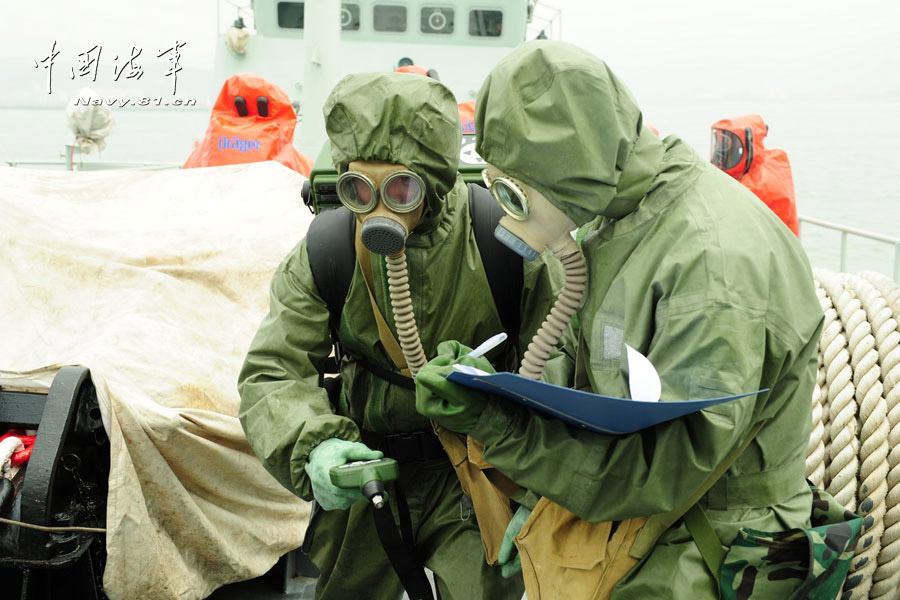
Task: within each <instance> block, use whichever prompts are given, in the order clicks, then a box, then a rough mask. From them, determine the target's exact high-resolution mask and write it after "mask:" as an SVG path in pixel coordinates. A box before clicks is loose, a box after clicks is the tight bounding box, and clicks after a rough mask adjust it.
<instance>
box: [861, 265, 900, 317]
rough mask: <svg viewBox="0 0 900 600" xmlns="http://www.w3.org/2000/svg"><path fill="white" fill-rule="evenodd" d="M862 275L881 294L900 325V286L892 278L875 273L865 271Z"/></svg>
mask: <svg viewBox="0 0 900 600" xmlns="http://www.w3.org/2000/svg"><path fill="white" fill-rule="evenodd" d="M860 275H861V276H862V277H864V278H866V279H868V280H869V282H870V283H871V284H872V285H874V286H875V288H876V289H877V290H878V291H879V292H881V295H882V296H884V300H885V302H887V305H888V306H889V307H890V309H891V311H893V313H894V319H896V320H897V322H898V323H900V286H898V285H897V283H896V282H894V280H893V279H891V278H890V277H888V276H886V275H882V274H881V273H876V272H875V271H863V272H862V273H860Z"/></svg>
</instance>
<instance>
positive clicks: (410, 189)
mask: <svg viewBox="0 0 900 600" xmlns="http://www.w3.org/2000/svg"><path fill="white" fill-rule="evenodd" d="M381 198H382V200H383V201H384V203H385V204H387V206H388V208H390V209H391V210H393V211H394V212H398V213H407V212H412V211H414V210H415V209H417V208H418V207H419V205H420V204H422V201H423V200H424V199H425V182H423V181H422V178H421V177H419V176H418V175H416V174H415V173H413V172H412V171H397V172H396V173H392V174H391V175H388V176H387V177H385V179H384V181H383V182H382V183H381Z"/></svg>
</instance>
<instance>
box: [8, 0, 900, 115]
mask: <svg viewBox="0 0 900 600" xmlns="http://www.w3.org/2000/svg"><path fill="white" fill-rule="evenodd" d="M551 4H553V5H555V6H557V7H559V8H561V9H562V19H563V36H564V39H566V40H568V41H571V42H573V43H576V44H578V45H581V46H583V47H585V48H587V49H588V50H590V51H592V52H594V53H595V54H597V55H598V56H600V57H601V58H604V59H605V60H607V62H608V63H609V64H610V66H611V67H612V68H613V70H614V71H615V72H616V73H617V74H618V75H619V76H620V77H621V78H622V79H623V80H624V81H625V82H626V83H627V84H628V85H629V87H630V88H631V89H632V90H633V91H634V93H635V95H636V96H637V97H638V99H639V100H641V101H642V102H643V101H651V102H658V101H685V102H692V101H696V100H705V99H711V98H726V99H728V98H746V99H753V98H759V99H768V100H778V99H805V100H810V99H822V100H830V99H839V100H848V99H860V98H864V99H873V98H874V99H891V100H898V99H900V2H897V1H896V0H855V1H853V2H850V1H848V0H840V1H838V0H753V1H752V2H722V1H721V0H684V1H681V2H675V1H672V0H638V1H633V2H622V1H621V0H620V1H618V2H604V1H599V0H598V1H593V0H553V1H552V2H551ZM217 6H219V3H218V2H217V1H216V0H192V1H189V2H185V1H179V0H156V1H154V2H140V3H139V2H134V1H131V2H122V1H115V0H92V2H89V3H73V2H70V1H64V0H51V1H41V2H5V3H4V10H3V14H2V19H0V69H2V71H0V74H2V78H0V82H5V84H6V85H4V86H3V87H4V88H6V89H5V90H4V91H5V92H6V93H7V94H10V93H15V92H16V91H18V93H19V94H20V95H29V94H39V93H40V88H41V80H40V76H39V75H40V73H39V70H37V69H34V68H33V64H32V63H31V61H32V60H34V59H38V60H39V59H40V58H41V57H43V56H46V55H47V53H48V52H49V51H50V45H51V43H52V41H53V40H56V41H57V49H58V50H60V51H61V56H60V62H58V63H57V66H56V67H55V68H56V69H58V70H57V72H56V73H55V75H54V78H55V80H57V79H58V80H59V84H60V86H62V87H65V85H66V84H67V83H68V82H66V81H63V79H66V80H68V79H69V77H68V75H69V69H70V66H71V65H72V64H74V63H75V61H76V56H77V54H78V53H80V52H84V51H85V50H87V49H88V48H90V47H91V46H92V45H93V44H101V45H102V46H103V48H104V52H105V55H104V56H105V59H106V61H107V68H111V65H112V58H113V55H114V54H116V53H120V54H127V53H128V52H129V51H130V48H131V46H132V45H136V46H138V47H143V48H144V55H143V56H144V59H145V60H147V62H148V63H149V62H150V61H149V59H151V58H152V59H153V60H154V61H156V62H157V63H159V64H158V65H156V67H157V68H158V69H160V70H161V69H162V68H163V67H164V64H163V63H162V61H160V59H155V58H154V55H151V54H150V53H151V52H156V51H158V50H160V49H164V48H165V47H167V46H169V45H171V44H173V43H174V41H175V40H176V39H177V40H179V41H187V42H188V46H186V47H185V48H184V50H183V56H182V65H183V66H184V67H185V68H186V69H192V70H203V69H209V68H210V67H211V66H212V60H213V52H214V47H215V32H216V30H217V22H216V15H217ZM222 6H223V7H224V12H225V13H226V15H225V17H223V20H225V19H226V18H227V20H231V18H232V16H231V15H232V13H233V12H234V9H232V8H230V7H229V6H228V5H227V4H224V3H223V4H222ZM63 58H65V61H62V59H63ZM148 68H149V67H148ZM23 81H25V82H27V89H22V85H23V83H22V82H23ZM161 81H165V80H161ZM195 83H196V84H199V82H195ZM71 85H74V84H71ZM185 85H186V86H188V85H190V84H189V83H188V82H187V81H185ZM7 86H10V87H14V88H16V89H13V90H10V89H9V87H7ZM158 87H159V88H160V89H159V90H158V93H163V92H164V91H165V83H161V84H159V86H158ZM119 91H120V92H121V91H123V90H122V89H121V88H119ZM2 103H3V101H2V100H0V104H2Z"/></svg>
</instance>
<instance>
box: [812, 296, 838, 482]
mask: <svg viewBox="0 0 900 600" xmlns="http://www.w3.org/2000/svg"><path fill="white" fill-rule="evenodd" d="M816 295H817V296H818V297H819V304H820V305H821V306H822V311H823V312H824V311H825V309H826V306H825V300H826V299H827V298H828V296H827V295H826V293H825V290H823V289H822V288H821V286H819V282H818V281H817V282H816ZM827 304H828V307H829V308H830V307H831V301H830V300H829V301H828V302H827ZM833 312H834V310H833V309H832V313H833ZM818 357H819V360H818V368H817V369H816V385H815V387H814V388H813V393H812V411H811V412H812V430H811V432H810V435H809V444H808V445H807V446H806V478H807V479H809V480H810V481H811V482H812V483H813V485H815V486H816V487H818V488H822V489H824V488H825V446H826V439H827V435H826V425H827V423H826V420H827V413H826V407H825V404H826V397H827V391H826V389H825V369H824V367H823V359H822V352H821V350H820V351H819V352H818Z"/></svg>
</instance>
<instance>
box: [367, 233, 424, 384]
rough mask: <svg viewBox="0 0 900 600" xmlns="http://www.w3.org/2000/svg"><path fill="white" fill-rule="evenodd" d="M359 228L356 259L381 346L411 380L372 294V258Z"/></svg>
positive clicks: (402, 357)
mask: <svg viewBox="0 0 900 600" xmlns="http://www.w3.org/2000/svg"><path fill="white" fill-rule="evenodd" d="M359 227H360V226H359V222H358V221H357V223H356V259H357V260H358V261H359V266H360V270H361V271H362V273H363V279H365V281H366V290H367V291H368V292H369V302H371V303H372V313H373V314H374V315H375V324H376V325H377V326H378V337H379V339H380V340H381V345H382V346H384V349H385V351H386V352H387V353H388V356H390V357H391V360H392V361H394V364H395V365H397V368H398V369H400V372H401V373H403V375H405V376H406V377H409V378H410V379H411V378H412V372H411V371H410V370H409V367H407V366H406V357H405V356H403V350H401V349H400V344H398V343H397V340H396V338H394V334H393V333H391V328H390V327H388V324H387V322H386V321H385V320H384V317H383V316H382V315H381V311H380V310H379V309H378V304H377V303H376V302H375V295H374V294H373V293H372V289H373V287H374V285H375V284H374V279H373V276H372V258H371V256H370V255H369V249H368V248H366V247H365V246H364V245H363V243H362V239H361V238H360V235H359Z"/></svg>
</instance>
